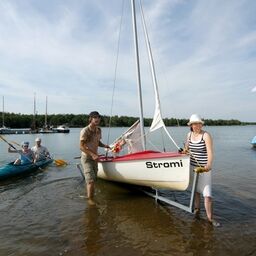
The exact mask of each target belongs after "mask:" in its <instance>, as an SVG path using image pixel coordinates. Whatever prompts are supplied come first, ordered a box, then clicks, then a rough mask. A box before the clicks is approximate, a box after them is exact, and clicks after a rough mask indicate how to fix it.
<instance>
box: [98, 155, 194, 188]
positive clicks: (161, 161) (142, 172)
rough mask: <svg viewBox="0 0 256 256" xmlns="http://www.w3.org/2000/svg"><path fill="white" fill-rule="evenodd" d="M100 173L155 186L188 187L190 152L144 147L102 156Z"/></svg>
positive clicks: (101, 175) (125, 180)
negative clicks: (134, 151)
mask: <svg viewBox="0 0 256 256" xmlns="http://www.w3.org/2000/svg"><path fill="white" fill-rule="evenodd" d="M98 166H99V171H98V177H99V178H101V179H105V180H110V181H115V182H122V183H128V184H133V185H139V186H147V187H153V188H164V189H172V190H180V191H184V190H186V189H187V187H188V185H189V178H190V159H189V156H187V155H184V154H178V153H162V152H154V151H143V152H139V153H135V154H130V155H126V156H121V157H117V158H107V159H106V158H101V160H100V162H99V165H98Z"/></svg>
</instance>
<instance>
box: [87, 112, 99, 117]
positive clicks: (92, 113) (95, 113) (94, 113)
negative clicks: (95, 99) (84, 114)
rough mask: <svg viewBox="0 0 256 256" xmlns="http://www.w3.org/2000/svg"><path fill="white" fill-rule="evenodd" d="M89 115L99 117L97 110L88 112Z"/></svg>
mask: <svg viewBox="0 0 256 256" xmlns="http://www.w3.org/2000/svg"><path fill="white" fill-rule="evenodd" d="M89 117H100V114H99V112H97V111H92V112H91V113H90V114H89Z"/></svg>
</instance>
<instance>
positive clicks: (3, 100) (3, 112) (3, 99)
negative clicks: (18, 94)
mask: <svg viewBox="0 0 256 256" xmlns="http://www.w3.org/2000/svg"><path fill="white" fill-rule="evenodd" d="M2 127H3V128H4V127H5V126H4V96H3V112H2Z"/></svg>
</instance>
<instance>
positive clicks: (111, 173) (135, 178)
mask: <svg viewBox="0 0 256 256" xmlns="http://www.w3.org/2000/svg"><path fill="white" fill-rule="evenodd" d="M131 7H132V20H133V33H134V46H135V47H134V48H135V59H136V70H137V86H138V92H139V109H140V120H139V121H138V122H137V124H134V125H133V126H132V127H131V128H130V129H128V131H127V132H126V133H124V134H123V135H122V136H120V138H119V139H118V140H117V142H121V141H126V142H127V141H129V136H131V135H132V134H134V133H133V132H134V131H135V130H137V131H138V130H140V137H139V140H140V143H139V145H140V147H138V146H137V149H136V150H134V151H130V152H129V153H128V154H125V155H122V156H118V155H117V156H102V157H101V158H100V160H99V164H98V167H99V170H98V177H99V178H101V179H105V180H109V181H114V182H121V183H128V184H133V185H138V186H145V187H150V188H155V189H171V190H177V191H184V190H186V189H187V188H188V185H189V180H190V158H189V156H188V155H186V154H181V153H179V152H178V149H179V146H178V145H177V144H176V142H175V141H174V140H173V138H172V137H171V135H170V133H169V132H168V130H167V128H166V126H165V124H164V122H163V118H162V113H161V107H160V97H159V93H158V85H157V80H156V75H155V68H154V62H153V58H152V52H151V47H150V43H149V39H148V35H147V30H146V25H145V21H144V16H143V10H142V6H141V5H140V7H141V8H140V9H141V15H142V24H143V29H144V34H145V38H146V44H147V50H148V55H149V60H150V66H151V73H152V81H153V85H154V93H155V112H154V118H153V121H152V124H151V127H150V129H149V132H153V131H156V130H158V129H163V130H164V131H165V133H166V134H167V136H168V137H169V139H170V140H171V141H172V142H173V143H174V145H175V147H176V148H177V151H176V152H161V151H153V150H147V149H146V140H145V137H146V134H145V129H144V122H143V107H142V105H143V104H142V89H141V80H140V64H139V53H138V37H137V24H136V11H135V8H136V7H135V0H131ZM133 140H134V139H133ZM136 143H137V145H138V137H137V139H136ZM115 145H117V144H115ZM190 211H191V209H190Z"/></svg>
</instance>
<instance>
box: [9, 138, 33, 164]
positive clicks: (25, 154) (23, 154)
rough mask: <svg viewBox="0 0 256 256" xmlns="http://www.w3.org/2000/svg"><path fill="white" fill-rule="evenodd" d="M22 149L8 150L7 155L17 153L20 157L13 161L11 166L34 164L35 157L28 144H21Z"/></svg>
mask: <svg viewBox="0 0 256 256" xmlns="http://www.w3.org/2000/svg"><path fill="white" fill-rule="evenodd" d="M21 147H22V149H21V150H16V149H12V148H11V147H9V148H8V152H9V153H19V154H20V157H19V158H18V159H16V160H15V161H14V163H13V164H15V165H16V164H28V163H34V161H35V155H34V153H33V152H32V150H31V149H30V148H29V142H27V141H26V142H22V144H21Z"/></svg>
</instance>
